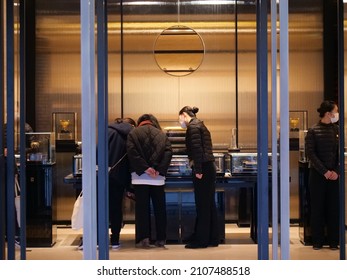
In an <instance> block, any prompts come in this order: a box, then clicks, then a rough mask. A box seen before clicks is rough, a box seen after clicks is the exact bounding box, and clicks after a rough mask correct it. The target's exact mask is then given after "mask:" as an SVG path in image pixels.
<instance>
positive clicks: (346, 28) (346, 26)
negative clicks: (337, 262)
mask: <svg viewBox="0 0 347 280" xmlns="http://www.w3.org/2000/svg"><path fill="white" fill-rule="evenodd" d="M343 2H345V1H343ZM343 10H344V16H343V19H344V20H343V25H344V26H343V30H344V87H345V88H344V92H345V93H346V92H347V79H346V77H347V4H346V3H344V4H343ZM344 107H345V112H344V113H345V151H346V146H347V139H346V135H347V130H346V121H347V120H346V116H347V111H346V108H347V98H346V95H345V104H344ZM346 170H347V153H345V229H346V227H347V206H346V201H347V188H346V182H347V172H346ZM345 232H346V233H345V240H347V231H345ZM345 249H346V250H347V247H346V248H345Z"/></svg>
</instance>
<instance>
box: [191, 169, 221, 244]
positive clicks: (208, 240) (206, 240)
mask: <svg viewBox="0 0 347 280" xmlns="http://www.w3.org/2000/svg"><path fill="white" fill-rule="evenodd" d="M193 174H194V173H193ZM202 174H203V176H202V178H201V179H198V178H196V177H195V175H193V185H194V196H195V206H196V223H195V233H194V235H193V242H195V243H197V244H199V245H202V246H207V245H208V244H213V243H217V244H218V243H219V231H218V217H217V208H216V200H215V193H216V167H215V163H214V162H206V163H203V165H202Z"/></svg>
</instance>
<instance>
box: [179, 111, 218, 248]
mask: <svg viewBox="0 0 347 280" xmlns="http://www.w3.org/2000/svg"><path fill="white" fill-rule="evenodd" d="M198 111H199V109H198V108H196V107H193V108H191V107H189V106H185V107H183V108H182V109H181V110H180V112H179V121H180V124H181V127H182V128H185V127H186V128H187V131H186V148H187V154H188V158H189V161H190V162H191V165H192V170H193V185H194V196H195V206H196V222H195V232H194V234H193V237H192V240H191V242H190V243H188V244H187V245H186V246H185V247H186V248H187V249H197V248H206V247H208V246H210V247H217V246H218V245H219V232H218V217H217V208H216V201H215V193H216V185H215V183H216V166H215V158H214V156H213V151H212V140H211V134H210V132H209V130H208V129H207V127H206V126H205V124H204V123H203V122H202V121H201V120H199V119H197V118H196V113H197V112H198Z"/></svg>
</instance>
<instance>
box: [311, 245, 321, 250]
mask: <svg viewBox="0 0 347 280" xmlns="http://www.w3.org/2000/svg"><path fill="white" fill-rule="evenodd" d="M322 247H323V246H322V245H320V244H314V245H313V250H320V249H322Z"/></svg>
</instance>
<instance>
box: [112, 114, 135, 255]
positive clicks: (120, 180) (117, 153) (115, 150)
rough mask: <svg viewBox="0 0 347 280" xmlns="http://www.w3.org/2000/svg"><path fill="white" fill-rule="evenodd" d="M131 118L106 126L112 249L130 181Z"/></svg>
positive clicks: (115, 246) (114, 247) (116, 237)
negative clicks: (128, 148)
mask: <svg viewBox="0 0 347 280" xmlns="http://www.w3.org/2000/svg"><path fill="white" fill-rule="evenodd" d="M134 126H135V121H133V120H132V119H126V121H125V120H121V119H118V120H117V121H116V122H115V123H112V124H110V125H109V126H108V149H109V150H108V165H109V167H110V168H111V169H110V172H109V216H110V224H111V246H112V249H118V248H119V247H120V244H119V237H120V231H121V228H122V223H123V196H124V191H125V190H127V189H129V187H130V183H131V177H130V170H129V161H128V158H127V150H126V142H127V136H128V134H129V133H130V131H131V130H132V129H133V128H134Z"/></svg>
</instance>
